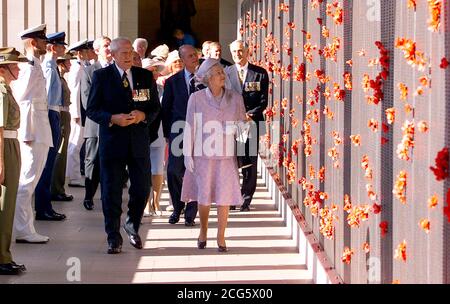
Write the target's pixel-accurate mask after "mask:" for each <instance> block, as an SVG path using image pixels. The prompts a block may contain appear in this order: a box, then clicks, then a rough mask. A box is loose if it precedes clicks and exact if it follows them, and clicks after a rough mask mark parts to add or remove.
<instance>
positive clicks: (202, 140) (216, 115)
mask: <svg viewBox="0 0 450 304" xmlns="http://www.w3.org/2000/svg"><path fill="white" fill-rule="evenodd" d="M245 119H246V116H245V106H244V101H243V98H242V96H241V95H240V94H238V93H236V92H234V91H232V90H228V89H225V90H224V94H223V96H222V97H221V98H219V99H216V98H214V96H213V95H212V93H211V91H210V90H209V89H208V88H207V89H204V90H201V91H198V92H195V93H193V94H192V95H191V97H190V98H189V102H188V107H187V115H186V128H185V130H184V137H183V145H184V147H183V153H184V155H191V156H192V157H193V159H194V172H193V173H191V172H190V171H188V170H186V173H185V175H184V179H183V188H182V191H181V200H182V201H184V202H190V201H197V202H198V203H199V204H200V205H211V204H212V203H215V204H216V205H221V206H230V205H241V204H242V196H241V189H240V182H239V171H238V167H237V162H236V156H235V155H236V152H235V145H236V140H235V137H236V127H235V125H236V123H237V122H243V121H245Z"/></svg>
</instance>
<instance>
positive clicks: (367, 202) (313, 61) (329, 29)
mask: <svg viewBox="0 0 450 304" xmlns="http://www.w3.org/2000/svg"><path fill="white" fill-rule="evenodd" d="M421 1H423V2H425V0H421ZM421 1H418V0H407V1H404V4H402V5H405V7H407V8H408V9H410V10H412V11H413V12H412V13H413V14H415V13H416V9H417V6H418V5H419V4H420V2H421ZM280 2H282V1H280ZM285 2H286V1H285ZM426 3H427V5H428V14H429V18H428V20H427V24H425V25H424V26H426V27H427V28H428V29H429V31H430V32H431V35H438V34H442V24H441V23H442V18H443V17H442V15H443V14H442V9H443V1H442V0H427V1H426ZM343 4H344V1H343V0H334V1H323V0H310V1H309V5H310V9H311V11H314V10H319V9H324V11H325V13H326V16H327V22H325V20H323V19H322V18H316V19H317V22H315V21H316V20H315V19H314V25H311V24H309V26H308V29H301V28H299V27H298V25H296V24H295V23H294V22H293V20H290V17H289V14H288V13H289V12H290V9H291V8H290V7H289V5H288V4H287V3H280V4H279V6H278V7H277V9H278V11H277V13H278V14H279V17H278V18H277V19H278V20H283V22H286V23H285V25H284V26H282V28H281V29H280V31H282V32H281V33H282V34H283V35H284V36H285V39H284V41H285V42H284V44H280V43H279V40H278V39H277V37H276V36H275V35H274V33H273V32H271V31H270V28H271V25H270V21H269V20H268V19H266V18H264V17H263V13H262V12H259V13H258V14H257V17H256V18H255V19H254V20H252V14H251V12H248V13H247V14H246V15H245V22H244V26H243V27H242V28H241V33H243V34H246V35H244V36H245V37H247V38H248V39H247V40H248V41H247V42H248V44H249V47H250V50H251V59H253V62H254V63H256V64H258V65H260V66H263V67H264V68H266V69H267V70H268V72H269V73H273V76H274V77H273V78H272V82H271V88H270V93H271V94H272V93H273V88H275V87H281V86H282V85H283V82H284V81H286V82H292V81H293V82H294V83H295V82H299V83H304V84H309V86H308V89H307V90H306V95H305V98H303V96H295V100H289V98H283V99H282V100H281V102H280V101H279V100H278V101H277V100H274V103H273V106H270V107H268V108H267V109H266V111H265V114H266V119H267V125H268V126H269V129H270V128H271V127H270V126H271V125H272V124H273V121H274V120H275V119H276V118H277V117H280V118H285V119H286V118H287V116H289V119H290V125H291V127H292V129H297V128H299V129H300V130H299V133H300V136H299V137H298V138H294V137H293V136H291V135H292V134H290V133H289V132H285V131H284V130H283V128H281V134H282V136H281V138H282V140H281V143H280V144H272V143H271V137H270V135H265V136H264V139H263V142H264V143H265V144H266V145H267V147H268V148H269V149H270V151H271V153H272V157H273V158H274V159H275V163H276V164H277V165H279V166H280V167H281V166H284V167H285V169H286V170H285V171H284V172H285V174H286V178H287V181H288V183H289V184H295V183H297V184H298V185H301V187H302V189H303V190H304V191H305V193H306V195H305V198H304V201H303V204H304V205H305V206H306V207H307V208H309V209H310V211H311V214H312V215H313V216H315V217H317V218H318V219H319V223H320V233H321V234H322V235H323V236H324V237H325V238H327V239H330V240H332V239H334V237H335V235H334V234H335V225H336V223H337V222H338V221H339V218H338V216H337V214H338V209H339V208H338V206H336V205H335V204H334V203H331V201H335V202H336V201H340V200H342V198H335V197H332V195H329V194H328V193H326V192H322V191H320V190H319V187H318V186H317V185H321V184H324V183H325V182H326V174H325V173H326V169H325V167H321V168H319V166H318V165H317V164H315V165H313V164H312V163H310V160H311V156H313V155H314V153H316V152H318V150H319V149H320V148H319V147H318V146H317V145H318V143H319V140H318V138H317V137H316V136H318V135H317V134H316V133H315V132H313V130H314V126H316V125H318V124H319V123H320V122H321V120H323V119H328V120H330V121H334V119H335V117H336V115H337V114H339V113H338V112H337V111H336V110H335V107H333V104H332V103H333V102H336V103H337V104H338V103H340V104H342V103H345V102H346V97H347V96H348V95H349V94H351V92H352V91H355V90H362V92H364V95H363V96H364V97H365V104H366V105H367V106H368V107H381V106H382V105H383V102H384V99H385V87H386V83H387V81H388V80H389V79H390V77H393V76H392V75H391V69H392V68H393V64H392V62H391V58H392V55H393V54H394V52H398V55H400V54H401V55H402V56H397V55H396V60H397V62H396V66H397V65H398V64H402V65H405V64H406V65H408V66H410V67H411V68H412V69H414V74H415V73H418V74H419V77H418V78H417V79H416V80H417V81H414V82H413V83H417V84H418V86H416V87H408V86H407V85H406V84H405V83H404V82H401V81H400V82H398V83H397V84H395V88H396V92H397V89H398V93H397V94H398V95H397V94H395V95H396V96H395V98H396V99H397V100H399V101H401V102H402V106H401V107H392V106H391V107H385V108H383V111H384V113H383V117H372V118H369V119H368V121H367V128H368V129H369V130H370V131H372V132H373V133H372V132H371V134H373V136H374V137H375V138H377V140H380V142H381V147H382V148H381V149H383V148H384V147H386V146H387V145H386V144H387V143H388V142H389V139H388V138H389V137H390V136H388V135H389V134H392V133H393V131H394V129H397V130H399V131H400V129H401V139H400V140H398V139H394V140H396V141H397V142H395V143H393V145H388V146H389V147H391V148H392V147H395V148H396V155H397V157H398V159H399V163H400V164H401V165H407V166H409V165H411V164H412V162H414V158H415V157H414V149H415V148H416V146H415V144H416V137H417V136H420V134H423V133H426V132H428V131H429V130H430V127H432V125H429V124H428V122H427V121H425V120H420V121H418V120H416V118H415V117H416V113H415V107H414V102H412V101H410V99H411V98H412V97H417V96H423V95H425V94H427V93H429V92H430V91H431V75H432V74H431V72H432V70H433V69H434V68H435V67H433V66H432V63H434V64H435V63H436V62H438V65H439V69H447V68H448V67H449V65H450V62H449V61H448V59H447V58H445V57H444V56H441V55H439V56H440V57H438V58H439V60H433V57H435V56H436V54H433V56H431V54H430V55H428V54H426V53H425V51H424V50H425V49H426V47H427V46H426V45H420V44H419V43H418V42H416V41H414V40H413V39H411V37H397V38H396V39H395V41H394V44H393V45H392V46H387V45H384V44H383V43H382V42H381V41H374V42H373V44H372V43H371V44H372V48H373V49H370V50H365V49H360V50H357V51H355V57H354V58H352V59H349V60H348V58H347V59H346V61H345V67H346V71H345V72H344V73H343V74H342V72H341V74H340V75H341V76H340V77H339V78H340V79H333V77H332V76H331V75H329V74H327V72H326V70H324V69H323V65H322V64H321V65H320V68H317V66H318V65H317V63H318V62H319V61H321V63H323V61H325V62H327V63H330V64H331V65H336V64H339V61H340V60H342V59H341V58H342V57H343V56H342V55H343V54H342V53H343V49H344V43H345V41H344V37H343V36H342V34H341V35H339V34H337V33H338V32H343V31H342V30H339V28H340V27H343V26H344V20H345V13H346V12H345V11H344V5H343ZM422 5H423V3H422ZM270 14H271V11H270V9H269V11H268V15H269V16H270ZM282 15H283V18H281V16H282ZM258 19H259V20H258ZM278 20H277V22H278ZM258 24H259V25H258ZM314 26H318V27H319V28H318V29H316V30H314V29H313V27H314ZM260 30H264V31H260ZM296 31H297V33H298V34H297V35H295V33H296ZM261 32H262V33H264V32H265V33H266V36H265V37H264V39H258V36H259V34H260V33H261ZM317 33H319V34H318V35H317ZM299 36H300V37H301V38H302V43H299V42H295V41H294V46H295V50H294V49H292V48H291V47H290V44H289V43H288V42H286V41H290V39H292V37H296V38H298V37H299ZM321 39H322V40H323V39H324V40H325V41H326V42H325V43H324V44H322V45H323V48H322V47H321V46H319V45H320V42H319V41H320V40H321ZM257 41H262V42H263V44H264V45H263V46H260V45H259V44H258V42H257ZM369 47H370V46H369ZM259 49H262V50H263V52H261V53H262V54H263V56H262V58H259V59H260V60H259V61H258V60H257V52H256V51H257V50H259ZM294 51H297V52H300V54H301V55H300V57H302V58H299V56H296V55H295V52H294ZM373 52H376V54H377V57H375V58H368V54H371V53H373ZM286 56H287V57H291V58H292V60H285V58H287V57H286ZM282 58H284V59H283V60H282ZM357 61H358V64H360V63H361V62H364V64H367V66H368V67H369V68H371V69H374V70H375V73H373V74H370V73H365V74H363V75H362V77H361V78H359V79H357V78H356V77H354V75H353V74H352V73H351V68H352V67H353V65H354V64H355V63H356V62H357ZM283 62H289V64H287V65H286V66H284V64H283ZM313 65H314V66H315V68H311V66H313ZM347 67H349V68H350V71H349V69H347ZM371 75H372V76H371ZM341 77H342V78H341ZM321 97H322V100H324V101H325V102H324V104H323V105H321V102H320V101H321ZM293 98H294V97H293ZM295 101H296V102H297V103H298V104H302V105H303V106H304V107H306V108H305V109H306V110H305V113H304V115H305V117H304V119H303V118H302V117H301V116H300V115H299V113H296V111H295V109H292V108H293V107H292V103H293V102H295ZM353 102H354V103H355V102H356V103H358V102H361V101H359V100H358V101H353ZM321 106H323V108H321ZM335 111H336V112H335ZM369 113H370V112H369ZM401 118H402V119H404V121H400V122H399V121H398V120H400V119H401ZM302 120H303V121H302ZM363 127H365V126H363ZM326 136H330V137H329V140H327V141H325V142H330V143H332V144H331V146H327V147H326V152H327V156H328V159H327V161H326V162H328V161H330V162H331V163H332V165H333V167H332V168H327V170H340V169H341V156H342V155H343V147H344V145H347V144H351V145H352V146H353V147H354V148H355V149H361V148H362V147H364V145H369V144H370V145H373V138H372V137H371V138H369V136H370V135H368V136H367V138H366V137H363V136H362V135H361V134H352V135H351V136H349V138H343V137H342V136H341V134H340V133H339V132H338V131H332V132H330V133H328V134H327V135H326ZM288 145H289V146H290V147H288ZM301 154H303V155H304V156H305V159H306V176H296V174H298V163H297V162H298V161H297V160H298V159H299V157H298V156H300V155H301ZM377 166H379V164H377ZM361 168H362V169H363V176H364V179H365V191H366V192H367V197H366V198H363V200H364V202H362V203H361V204H352V202H351V197H350V195H348V194H345V195H344V204H343V206H344V207H343V211H345V212H346V213H347V218H346V219H344V220H346V222H347V224H348V225H349V226H350V227H352V228H355V229H356V228H359V227H361V225H363V223H364V222H366V221H368V220H369V218H370V217H371V216H372V215H373V216H380V215H381V214H382V213H383V206H382V205H383V204H382V203H381V202H380V200H381V199H382V198H381V197H379V196H378V195H377V193H376V189H377V188H376V184H375V183H374V182H375V177H374V174H375V170H374V167H373V164H372V163H371V160H370V159H369V156H368V155H364V156H363V157H362V159H361ZM430 170H431V172H432V173H431V174H434V176H435V179H436V181H437V182H440V181H443V180H446V179H448V178H449V151H448V148H446V147H445V148H444V149H442V150H441V151H440V152H439V153H438V155H437V156H436V160H435V164H430ZM327 174H328V172H327ZM408 186H409V187H410V185H409V184H408V170H407V168H400V170H399V171H398V172H395V173H394V183H393V190H392V192H393V194H394V198H395V200H398V201H399V202H400V203H401V204H402V205H406V204H407V203H408ZM378 190H379V189H378ZM445 201H446V203H447V206H445V207H443V209H444V214H445V215H446V216H447V217H448V221H449V222H450V189H449V190H448V193H447V197H446V200H445ZM438 202H439V196H438V195H437V194H435V195H433V196H432V197H430V198H429V200H428V206H429V208H430V210H431V209H436V207H437V206H438ZM377 220H378V221H377V222H379V232H380V236H381V237H382V238H383V237H385V236H386V235H387V234H388V233H390V231H389V227H390V223H389V222H387V221H382V220H381V218H379V219H377ZM417 223H418V225H419V227H420V228H421V229H422V230H423V231H424V232H425V233H427V234H429V233H430V232H431V222H430V220H429V219H426V218H421V219H417ZM406 248H407V247H406V240H405V241H403V242H402V243H401V244H399V245H398V247H397V249H396V250H395V253H394V256H395V258H396V259H399V260H401V261H403V262H406V261H407V255H406ZM361 250H363V251H364V252H365V253H366V254H367V253H369V252H370V244H369V243H364V244H363V246H362V248H361ZM353 254H354V250H353V249H352V248H348V247H347V248H345V249H344V252H343V254H342V261H343V262H344V263H347V264H350V263H351V258H352V255H353Z"/></svg>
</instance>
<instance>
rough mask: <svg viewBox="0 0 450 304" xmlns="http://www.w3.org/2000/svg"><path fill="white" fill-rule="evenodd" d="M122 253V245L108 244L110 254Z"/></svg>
mask: <svg viewBox="0 0 450 304" xmlns="http://www.w3.org/2000/svg"><path fill="white" fill-rule="evenodd" d="M121 252H122V245H118V244H108V254H118V253H121Z"/></svg>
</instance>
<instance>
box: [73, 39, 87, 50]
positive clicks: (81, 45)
mask: <svg viewBox="0 0 450 304" xmlns="http://www.w3.org/2000/svg"><path fill="white" fill-rule="evenodd" d="M87 49H89V40H87V39H84V40H81V41H78V42H75V43H74V44H72V45H71V46H69V51H79V50H87Z"/></svg>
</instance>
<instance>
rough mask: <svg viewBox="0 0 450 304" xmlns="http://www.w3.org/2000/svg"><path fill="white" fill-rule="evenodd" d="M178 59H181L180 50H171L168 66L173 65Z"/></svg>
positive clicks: (167, 61)
mask: <svg viewBox="0 0 450 304" xmlns="http://www.w3.org/2000/svg"><path fill="white" fill-rule="evenodd" d="M177 60H180V54H179V53H178V51H173V52H170V53H169V56H167V60H166V66H169V65H171V64H172V63H174V62H175V61H177Z"/></svg>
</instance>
